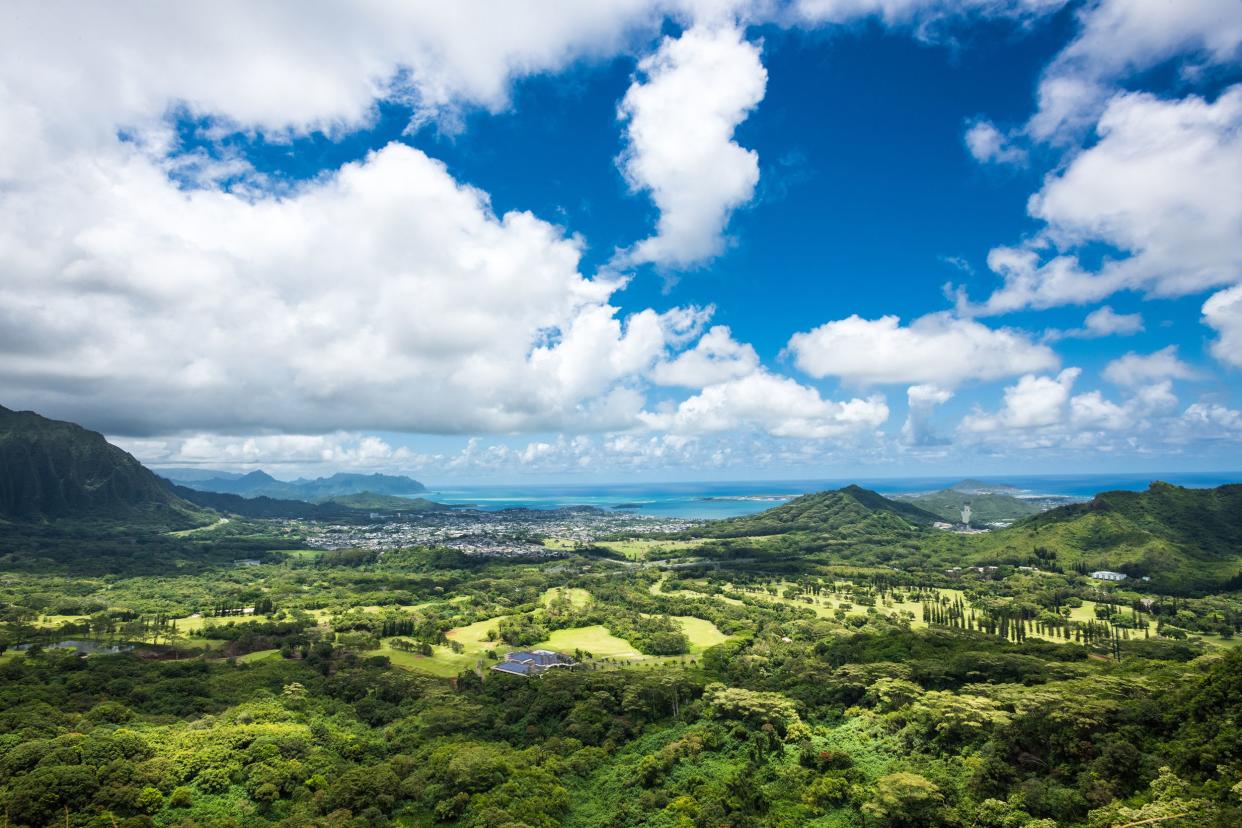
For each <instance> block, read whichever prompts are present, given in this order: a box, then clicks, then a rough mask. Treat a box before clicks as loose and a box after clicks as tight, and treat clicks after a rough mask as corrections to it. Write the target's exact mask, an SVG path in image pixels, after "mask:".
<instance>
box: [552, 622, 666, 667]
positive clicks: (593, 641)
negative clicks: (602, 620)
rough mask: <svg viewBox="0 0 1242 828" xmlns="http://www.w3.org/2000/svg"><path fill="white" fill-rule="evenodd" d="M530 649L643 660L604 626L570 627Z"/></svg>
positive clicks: (627, 643)
mask: <svg viewBox="0 0 1242 828" xmlns="http://www.w3.org/2000/svg"><path fill="white" fill-rule="evenodd" d="M530 649H532V650H539V649H542V650H555V651H557V652H560V653H567V654H569V655H573V653H574V651H575V650H583V651H584V652H588V653H590V654H591V655H592V656H594V657H595V658H597V659H598V658H613V659H623V660H626V661H638V660H640V659H643V658H645V656H643V654H642V653H640V652H638V650H636V649H634V645H632V644H630V642H628V641H626V640H625V639H624V638H617V637H616V636H615V635H613V634H612V633H610V632H608V629H607V628H606V627H604V626H601V625H599V624H596V625H594V626H590V627H571V628H569V629H566V630H557V631H555V632H553V633H552V634H551V635H549V636H548V638H547V640H546V641H540V642H539V643H538V644H535V645H534V646H532V647H531V648H530Z"/></svg>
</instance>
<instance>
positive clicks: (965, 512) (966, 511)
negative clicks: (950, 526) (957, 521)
mask: <svg viewBox="0 0 1242 828" xmlns="http://www.w3.org/2000/svg"><path fill="white" fill-rule="evenodd" d="M962 523H963V524H965V525H966V526H970V504H969V503H967V504H966V505H965V506H963V507H962Z"/></svg>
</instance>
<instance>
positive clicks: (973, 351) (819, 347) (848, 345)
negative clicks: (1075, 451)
mask: <svg viewBox="0 0 1242 828" xmlns="http://www.w3.org/2000/svg"><path fill="white" fill-rule="evenodd" d="M789 351H790V353H792V354H793V356H794V359H795V362H796V364H797V366H798V367H799V368H800V369H802V370H803V371H805V372H807V373H808V374H810V375H811V376H813V377H827V376H835V377H840V378H842V379H846V380H850V381H854V382H859V383H934V384H937V385H942V386H953V385H957V384H959V383H961V382H964V381H966V380H971V379H978V380H992V379H999V378H1001V377H1008V376H1014V375H1016V374H1022V373H1027V372H1032V371H1041V370H1047V369H1049V368H1055V367H1056V365H1057V357H1056V355H1055V354H1054V353H1053V352H1052V350H1051V349H1049V348H1048V347H1047V346H1045V345H1040V344H1037V343H1034V342H1032V341H1031V340H1030V339H1029V338H1028V337H1027V336H1026V335H1025V334H1023V333H1021V332H1019V331H1015V330H1011V329H1008V328H999V329H996V328H989V327H987V326H986V325H983V324H980V323H979V322H976V321H974V320H970V319H958V318H954V317H953V316H951V315H949V314H946V313H936V314H930V315H928V316H924V317H922V318H920V319H916V320H915V321H914V322H912V323H911V324H910V325H908V326H903V325H902V324H901V320H900V319H899V318H897V317H896V316H883V317H880V318H879V319H863V318H862V317H859V316H850V317H847V318H845V319H839V320H837V321H834V322H828V323H826V324H824V325H821V326H819V327H818V328H815V329H814V330H811V331H808V332H806V333H798V334H794V336H793V337H792V338H791V339H790V340H789Z"/></svg>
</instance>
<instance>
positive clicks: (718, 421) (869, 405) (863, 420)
mask: <svg viewBox="0 0 1242 828" xmlns="http://www.w3.org/2000/svg"><path fill="white" fill-rule="evenodd" d="M643 419H644V421H645V422H646V423H647V424H648V425H649V426H650V427H652V428H657V429H661V430H665V431H672V432H675V433H681V434H698V433H707V432H718V431H731V430H734V429H752V428H753V429H758V430H761V431H764V432H766V433H768V434H771V435H773V436H775V437H798V438H803V439H811V440H820V439H827V438H839V437H844V436H847V435H850V434H858V433H865V432H868V431H873V430H874V429H876V428H878V427H879V426H880V425H882V424H883V423H884V421H885V420H887V419H888V405H887V404H886V403H885V401H884V398H883V397H882V396H879V395H876V396H872V397H868V398H866V399H852V400H848V401H846V402H834V401H832V400H825V399H824V398H823V397H821V396H820V395H819V392H818V391H816V390H815V389H814V388H808V387H807V386H805V385H801V384H799V383H797V382H795V381H794V380H792V379H789V378H788V377H780V376H776V375H775V374H771V373H769V372H767V371H763V370H760V371H756V372H754V373H751V374H748V375H747V376H744V377H741V378H739V379H733V380H728V381H726V382H721V383H718V384H716V385H711V386H708V387H707V388H704V389H703V390H702V391H700V392H699V393H698V394H696V395H694V396H692V397H690V398H689V399H687V400H684V401H683V402H681V403H680V404H679V405H677V406H675V407H672V408H671V409H670V410H667V411H660V412H654V413H647V414H644V415H643Z"/></svg>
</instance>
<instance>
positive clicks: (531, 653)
mask: <svg viewBox="0 0 1242 828" xmlns="http://www.w3.org/2000/svg"><path fill="white" fill-rule="evenodd" d="M577 665H578V662H576V661H574V660H573V659H572V658H570V657H569V656H567V655H565V654H564V653H557V652H553V651H552V650H514V651H513V652H509V653H505V660H504V661H502V662H500V663H499V664H497V665H495V666H494V667H492V669H493V670H495V671H496V672H498V673H509V674H510V675H514V676H541V675H543V674H544V673H546V672H547V671H548V670H551V669H553V668H556V667H576V666H577Z"/></svg>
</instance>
